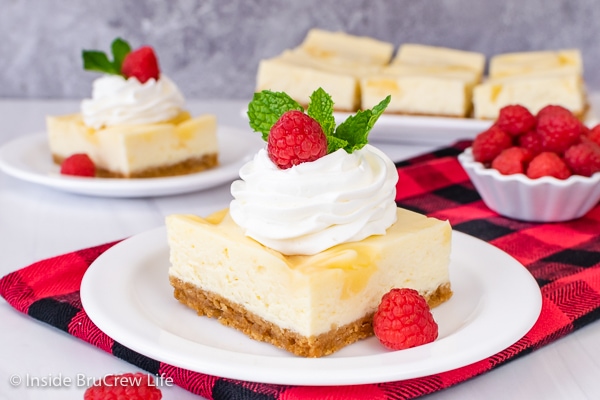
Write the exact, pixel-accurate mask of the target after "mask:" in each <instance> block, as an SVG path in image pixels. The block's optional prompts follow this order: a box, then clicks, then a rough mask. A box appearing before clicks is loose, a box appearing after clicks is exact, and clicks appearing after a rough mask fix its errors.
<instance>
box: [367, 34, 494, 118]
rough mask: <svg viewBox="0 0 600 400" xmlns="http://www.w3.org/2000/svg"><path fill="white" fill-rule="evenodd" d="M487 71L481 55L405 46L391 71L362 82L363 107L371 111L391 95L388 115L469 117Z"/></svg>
mask: <svg viewBox="0 0 600 400" xmlns="http://www.w3.org/2000/svg"><path fill="white" fill-rule="evenodd" d="M484 67H485V56H484V55H483V54H481V53H477V52H469V51H462V50H456V49H450V48H445V47H437V46H427V45H420V44H412V43H406V44H403V45H402V46H400V47H399V49H398V52H397V54H396V57H395V58H394V59H393V60H392V63H391V64H390V65H389V66H388V67H386V68H383V69H382V70H381V71H380V73H378V74H375V75H370V76H366V77H363V78H362V79H361V81H360V86H361V89H360V90H361V104H362V107H365V108H369V107H372V106H374V105H375V104H377V101H378V100H377V99H379V98H381V96H382V95H385V94H390V95H391V96H392V100H391V102H390V104H389V106H388V108H387V110H386V111H387V112H389V113H395V114H406V115H424V116H438V117H458V118H464V117H469V116H470V114H471V112H472V108H473V106H472V92H473V88H474V87H475V85H476V84H478V83H479V82H481V79H482V76H483V71H484Z"/></svg>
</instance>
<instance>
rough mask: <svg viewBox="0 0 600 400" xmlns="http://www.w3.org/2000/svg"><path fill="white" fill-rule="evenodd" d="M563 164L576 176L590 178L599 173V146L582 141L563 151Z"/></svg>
mask: <svg viewBox="0 0 600 400" xmlns="http://www.w3.org/2000/svg"><path fill="white" fill-rule="evenodd" d="M564 160H565V164H567V166H568V167H569V168H571V171H573V173H574V174H576V175H583V176H592V175H593V174H595V173H596V172H599V171H600V146H598V145H597V144H596V143H595V142H592V141H591V140H584V141H582V142H581V143H579V144H575V145H573V146H571V147H569V148H568V149H567V151H565V156H564Z"/></svg>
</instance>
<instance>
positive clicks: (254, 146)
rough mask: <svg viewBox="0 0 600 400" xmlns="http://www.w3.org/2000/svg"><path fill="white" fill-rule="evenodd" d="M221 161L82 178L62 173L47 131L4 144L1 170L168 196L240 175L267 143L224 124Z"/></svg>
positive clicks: (88, 187) (110, 191)
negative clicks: (188, 168) (181, 170)
mask: <svg viewBox="0 0 600 400" xmlns="http://www.w3.org/2000/svg"><path fill="white" fill-rule="evenodd" d="M217 137H218V140H219V165H218V166H217V167H215V168H212V169H209V170H206V171H202V172H198V173H194V174H188V175H180V176H172V177H164V178H144V179H116V178H81V177H74V176H65V175H61V174H60V172H59V167H58V166H57V165H56V164H54V163H53V162H52V158H51V156H50V149H49V147H48V139H47V136H46V135H45V134H36V135H28V136H24V137H21V138H18V139H15V140H13V141H11V142H8V143H7V144H5V145H4V146H2V147H1V148H0V170H2V171H4V172H5V173H7V174H8V175H12V176H14V177H16V178H19V179H22V180H25V181H28V182H32V183H37V184H40V185H44V186H48V187H52V188H55V189H59V190H63V191H66V192H71V193H77V194H84V195H90V196H102V197H150V196H166V195H174V194H181V193H188V192H194V191H198V190H203V189H208V188H210V187H214V186H217V185H220V184H224V183H227V182H230V181H233V180H234V179H237V177H238V176H239V175H238V172H239V169H240V167H241V166H242V165H243V164H244V163H246V162H247V161H248V160H250V158H251V157H252V156H253V155H254V154H255V153H256V152H257V151H258V150H259V149H260V148H261V147H262V146H264V145H265V144H264V141H262V139H261V138H260V136H259V135H258V134H256V133H253V132H251V131H244V130H240V129H235V128H230V127H225V126H221V127H219V130H218V132H217Z"/></svg>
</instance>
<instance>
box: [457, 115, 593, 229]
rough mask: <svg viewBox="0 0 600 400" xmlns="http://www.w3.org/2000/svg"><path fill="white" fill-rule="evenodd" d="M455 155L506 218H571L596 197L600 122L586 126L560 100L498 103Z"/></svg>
mask: <svg viewBox="0 0 600 400" xmlns="http://www.w3.org/2000/svg"><path fill="white" fill-rule="evenodd" d="M458 160H459V162H460V163H461V165H462V167H463V168H464V170H465V171H466V172H467V175H468V176H469V178H470V179H471V182H472V183H473V185H474V186H475V188H476V189H477V191H478V192H479V195H480V196H481V198H482V200H483V202H484V203H485V204H486V205H487V206H488V207H489V208H490V209H492V210H493V211H495V212H497V213H498V214H500V215H503V216H505V217H508V218H513V219H517V220H522V221H531V222H559V221H569V220H573V219H577V218H579V217H582V216H583V215H585V214H587V213H588V212H589V211H590V210H591V209H592V208H593V207H594V206H595V205H596V204H598V202H599V201H600V124H599V125H597V126H594V127H592V128H588V127H587V126H586V125H584V124H583V123H582V122H581V121H580V120H579V119H578V118H577V117H576V116H575V115H573V114H572V113H571V112H570V111H569V110H568V109H566V108H564V107H562V106H558V105H548V106H546V107H544V108H542V109H541V110H539V111H538V112H537V114H535V115H534V114H532V113H531V112H530V111H529V110H528V109H527V108H525V107H523V106H521V105H509V106H506V107H504V108H502V109H501V110H500V113H499V115H498V119H497V120H496V121H495V123H494V124H493V125H492V126H491V127H490V128H489V129H487V130H485V131H483V132H481V133H479V134H478V135H477V136H476V137H475V139H474V140H473V144H472V146H471V147H469V148H468V149H466V150H465V151H464V152H463V153H462V154H460V155H459V157H458Z"/></svg>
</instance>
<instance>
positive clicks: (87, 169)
mask: <svg viewBox="0 0 600 400" xmlns="http://www.w3.org/2000/svg"><path fill="white" fill-rule="evenodd" d="M60 173H61V174H63V175H75V176H87V177H93V176H95V175H96V166H95V165H94V162H93V161H92V159H91V158H90V157H89V156H88V155H87V154H83V153H78V154H73V155H71V156H69V157H67V158H66V159H65V160H64V161H63V162H62V164H61V165H60Z"/></svg>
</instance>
